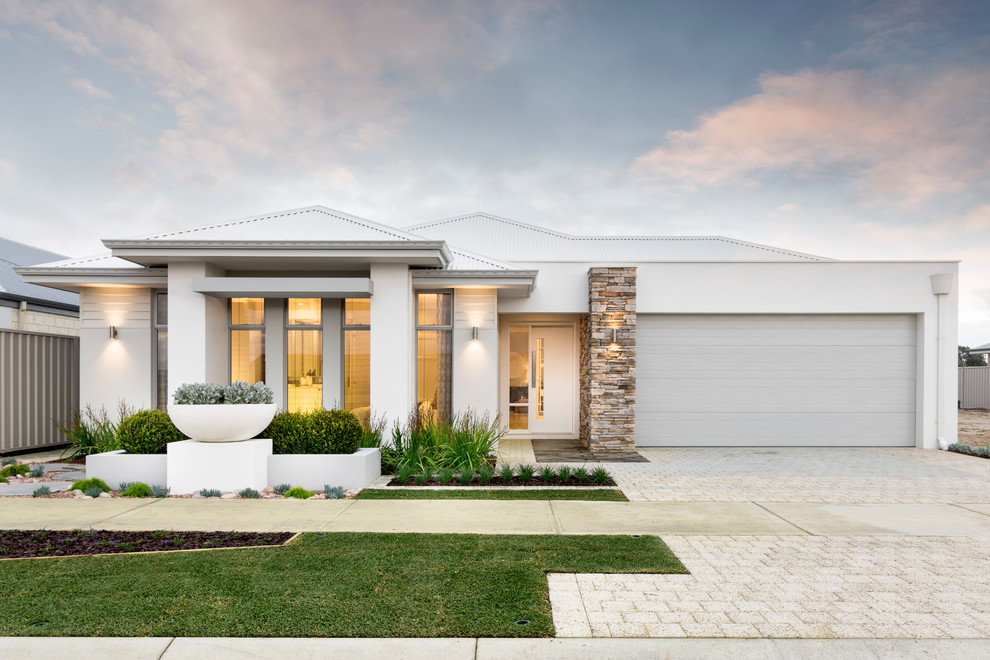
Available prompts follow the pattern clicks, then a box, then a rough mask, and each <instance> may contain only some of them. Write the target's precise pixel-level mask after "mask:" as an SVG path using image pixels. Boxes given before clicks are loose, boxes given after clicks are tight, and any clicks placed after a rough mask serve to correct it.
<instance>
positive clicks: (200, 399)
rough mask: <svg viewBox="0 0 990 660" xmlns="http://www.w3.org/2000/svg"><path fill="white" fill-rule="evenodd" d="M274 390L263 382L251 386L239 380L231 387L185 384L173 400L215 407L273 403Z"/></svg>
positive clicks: (183, 403) (180, 402) (181, 404)
mask: <svg viewBox="0 0 990 660" xmlns="http://www.w3.org/2000/svg"><path fill="white" fill-rule="evenodd" d="M272 396H273V395H272V390H271V388H270V387H268V386H267V385H265V384H264V383H262V382H257V383H255V384H254V385H249V384H248V383H247V382H245V381H243V380H239V381H237V382H235V383H231V384H230V385H215V384H212V383H183V384H182V385H181V386H180V387H179V388H178V389H177V390H175V394H173V395H172V400H173V402H174V403H175V404H176V405H179V406H184V405H215V404H250V403H271V402H272V401H273V398H272Z"/></svg>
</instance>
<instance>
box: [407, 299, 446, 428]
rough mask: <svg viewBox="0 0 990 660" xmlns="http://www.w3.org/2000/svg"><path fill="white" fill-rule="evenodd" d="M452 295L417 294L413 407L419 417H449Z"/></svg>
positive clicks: (439, 418)
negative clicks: (414, 402)
mask: <svg viewBox="0 0 990 660" xmlns="http://www.w3.org/2000/svg"><path fill="white" fill-rule="evenodd" d="M453 303H454V294H453V293H451V292H450V291H437V292H431V293H420V294H418V295H417V304H416V403H417V406H418V410H419V413H420V415H422V416H427V417H433V416H435V417H436V419H438V420H449V419H450V417H451V409H450V408H451V404H450V376H451V367H452V360H451V334H452V331H453V329H454V315H453V306H454V305H453Z"/></svg>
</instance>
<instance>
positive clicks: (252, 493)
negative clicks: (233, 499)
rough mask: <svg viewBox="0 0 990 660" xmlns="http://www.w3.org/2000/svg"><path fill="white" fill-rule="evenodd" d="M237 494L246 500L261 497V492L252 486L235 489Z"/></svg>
mask: <svg viewBox="0 0 990 660" xmlns="http://www.w3.org/2000/svg"><path fill="white" fill-rule="evenodd" d="M237 496H238V497H243V498H244V499H246V500H256V499H258V498H260V497H261V493H259V492H258V491H256V490H255V489H254V488H245V489H244V490H239V491H237Z"/></svg>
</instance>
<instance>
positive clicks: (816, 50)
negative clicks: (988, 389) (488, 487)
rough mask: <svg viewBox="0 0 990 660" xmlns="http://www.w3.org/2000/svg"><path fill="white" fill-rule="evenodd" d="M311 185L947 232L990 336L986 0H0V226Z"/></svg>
mask: <svg viewBox="0 0 990 660" xmlns="http://www.w3.org/2000/svg"><path fill="white" fill-rule="evenodd" d="M313 204H323V205H326V206H329V207H331V208H335V209H339V210H341V211H344V212H347V213H351V214H354V215H358V216H362V217H365V218H368V219H371V220H374V221H377V222H382V223H384V224H387V225H392V226H398V227H402V226H407V225H411V224H415V223H418V222H425V221H428V220H435V219H438V218H443V217H449V216H454V215H460V214H464V213H469V212H473V211H486V212H489V213H494V214H496V215H501V216H505V217H509V218H513V219H516V220H520V221H522V222H528V223H532V224H537V225H542V226H546V227H550V228H553V229H557V230H559V231H564V232H569V233H578V234H657V235H704V236H712V235H717V236H729V237H732V238H737V239H741V240H745V241H751V242H755V243H762V244H767V245H773V246H777V247H782V248H786V249H790V250H796V251H799V252H806V253H811V254H817V255H822V256H827V257H832V258H837V259H851V260H857V259H863V260H943V259H946V260H961V261H962V264H961V270H960V282H959V295H960V313H959V341H960V343H961V344H965V345H970V346H975V345H978V344H982V343H985V342H988V341H990V3H988V2H986V1H985V0H973V1H969V0H939V1H937V2H934V1H933V2H928V1H925V0H902V1H888V0H880V1H873V0H829V1H828V2H821V1H809V2H801V1H799V0H782V1H779V2H778V1H771V0H766V1H760V0H746V1H740V0H730V1H726V2H721V1H714V0H710V1H709V0H686V1H674V0H671V1H666V2H647V1H644V0H639V1H635V2H623V1H620V0H609V1H606V0H600V1H586V2H585V1H580V0H574V1H565V0H561V1H559V2H553V1H549V0H547V1H542V0H534V1H521V0H520V1H512V0H507V1H504V2H497V1H494V0H493V1H489V2H483V1H479V0H463V1H460V0H436V1H428V0H411V1H410V0H401V1H400V0H396V1H390V0H375V1H374V2H352V1H350V0H347V1H340V2H299V1H295V0H278V1H277V2H276V1H274V0H271V1H266V2H261V1H257V0H228V1H210V0H188V1H187V0H179V1H157V2H140V3H137V2H99V1H93V2H78V1H76V0H70V1H67V2H46V1H44V0H32V1H25V2H20V1H18V0H0V226H2V229H0V235H3V236H5V237H7V238H11V239H13V240H18V241H22V242H26V243H29V244H33V245H36V246H38V247H42V248H46V249H50V250H54V251H56V252H61V253H64V254H67V255H71V256H84V255H89V254H96V253H100V252H103V251H104V249H103V246H102V244H101V243H100V239H104V238H124V237H128V236H136V235H142V234H148V233H152V232H158V231H163V230H167V229H174V228H179V227H184V226H190V225H197V224H205V223H208V222H213V221H222V220H228V219H233V218H237V217H244V216H252V215H259V214H262V213H267V212H271V211H279V210H284V209H290V208H296V207H301V206H310V205H313Z"/></svg>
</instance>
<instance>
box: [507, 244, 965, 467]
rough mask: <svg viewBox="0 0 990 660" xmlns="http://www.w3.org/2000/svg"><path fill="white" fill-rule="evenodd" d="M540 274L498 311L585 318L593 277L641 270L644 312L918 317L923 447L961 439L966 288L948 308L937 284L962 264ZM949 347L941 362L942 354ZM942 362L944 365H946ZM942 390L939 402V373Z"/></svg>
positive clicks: (714, 266)
mask: <svg viewBox="0 0 990 660" xmlns="http://www.w3.org/2000/svg"><path fill="white" fill-rule="evenodd" d="M520 265H522V266H523V267H525V268H534V269H538V270H539V271H540V272H539V276H538V278H537V283H536V287H535V289H534V291H533V295H532V296H530V297H529V298H504V299H502V300H500V301H499V313H500V314H505V313H522V314H526V313H575V312H576V313H586V312H587V308H588V277H587V273H588V269H589V268H590V267H592V266H625V265H630V266H637V296H636V308H637V312H638V313H641V314H647V313H655V314H664V313H666V314H885V313H890V314H904V313H908V314H916V315H917V316H918V374H917V377H918V383H919V386H918V411H919V413H918V434H917V435H918V446H920V447H925V448H934V447H936V446H937V436H938V420H939V418H940V417H941V420H942V429H943V433H942V435H943V438H944V440H945V441H946V442H949V443H951V442H955V440H956V419H957V417H956V415H957V413H956V399H957V392H956V390H957V387H958V385H957V383H956V377H955V376H956V357H955V355H956V344H957V336H958V291H959V286H958V281H956V282H955V284H954V286H953V289H952V292H951V293H950V294H948V295H946V296H942V298H943V301H942V310H941V312H942V321H943V333H944V334H943V339H942V341H941V342H938V341H937V339H936V338H937V337H938V330H939V327H938V318H939V300H938V298H939V297H938V296H935V295H934V294H933V293H932V285H931V276H932V275H934V274H939V273H951V274H953V275H954V276H955V277H956V279H958V271H959V269H958V264H957V263H955V262H845V261H827V262H796V263H791V262H746V263H731V262H722V263H701V262H698V263H651V264H635V263H628V264H627V263H596V264H591V263H526V264H520ZM940 344H941V355H939V352H938V347H939V345H940ZM939 358H941V359H939ZM939 368H941V370H942V374H943V391H942V395H941V397H939V400H938V401H936V390H937V387H938V378H937V376H938V369H939Z"/></svg>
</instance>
